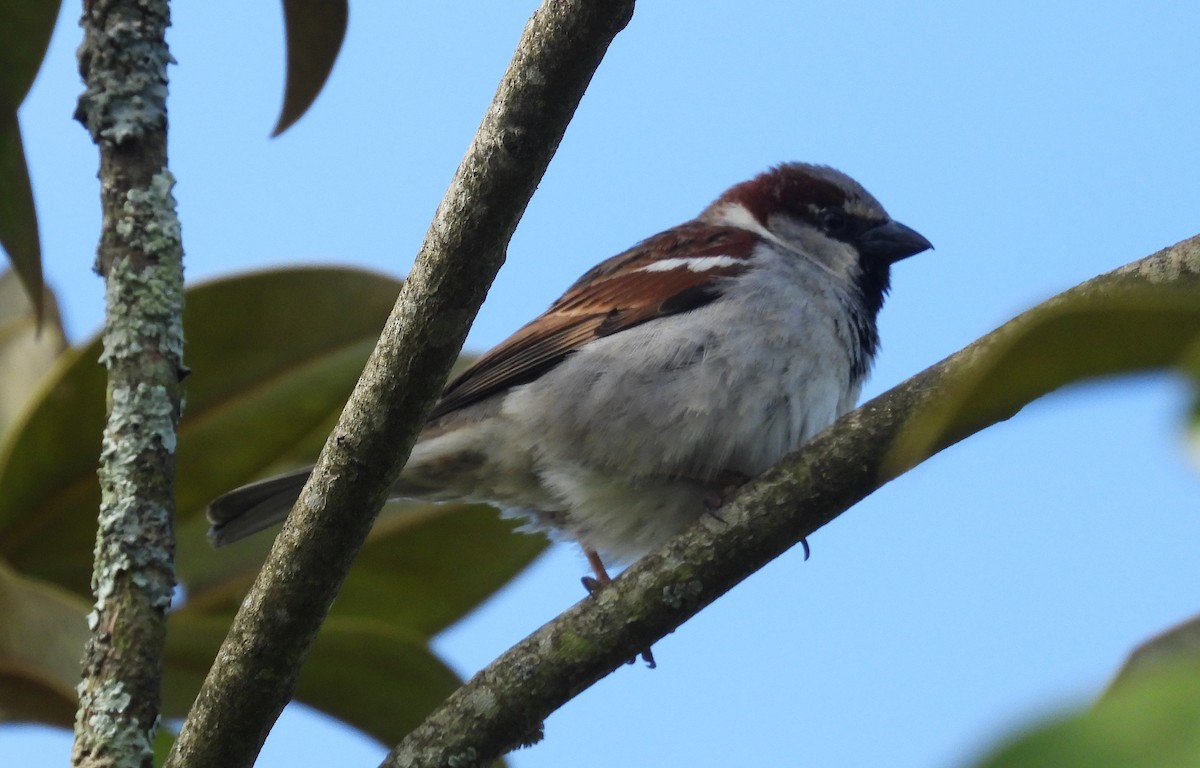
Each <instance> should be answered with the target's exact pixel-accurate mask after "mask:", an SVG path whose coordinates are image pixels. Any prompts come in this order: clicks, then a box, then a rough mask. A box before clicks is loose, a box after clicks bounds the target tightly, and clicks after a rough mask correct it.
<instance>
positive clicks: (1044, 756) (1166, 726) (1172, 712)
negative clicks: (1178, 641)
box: [977, 657, 1200, 768]
mask: <svg viewBox="0 0 1200 768" xmlns="http://www.w3.org/2000/svg"><path fill="white" fill-rule="evenodd" d="M1198 723H1200V660H1197V659H1196V658H1194V657H1193V658H1187V657H1184V658H1177V659H1175V660H1174V662H1173V663H1170V664H1163V665H1161V666H1157V667H1156V668H1155V669H1153V670H1149V671H1147V672H1146V673H1145V674H1140V675H1137V676H1136V677H1134V678H1132V679H1129V680H1128V681H1126V682H1125V683H1123V684H1122V685H1121V686H1119V687H1118V688H1116V689H1114V692H1113V693H1112V694H1111V695H1109V696H1106V697H1105V698H1104V699H1102V700H1101V701H1100V703H1099V704H1097V705H1096V707H1095V708H1093V709H1091V710H1090V711H1088V712H1085V713H1083V714H1080V715H1076V716H1074V717H1069V718H1064V719H1061V720H1059V721H1058V722H1055V723H1052V724H1049V725H1044V726H1041V727H1039V728H1037V729H1035V730H1034V731H1032V732H1031V733H1029V734H1027V735H1025V736H1022V737H1020V738H1018V739H1016V740H1014V741H1013V742H1011V743H1010V744H1008V745H1006V746H1004V747H1003V748H1001V749H1000V750H999V751H998V752H997V753H996V754H994V755H993V756H991V757H989V758H987V759H986V760H983V761H982V762H980V763H979V764H978V766H977V768H1195V766H1197V765H1200V728H1198V727H1197V724H1198Z"/></svg>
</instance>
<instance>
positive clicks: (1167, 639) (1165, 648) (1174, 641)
mask: <svg viewBox="0 0 1200 768" xmlns="http://www.w3.org/2000/svg"><path fill="white" fill-rule="evenodd" d="M1180 658H1191V659H1192V660H1193V661H1195V662H1196V663H1197V665H1200V616H1197V617H1195V618H1193V619H1191V620H1190V621H1185V622H1184V623H1182V624H1180V625H1178V626H1176V627H1172V628H1171V629H1168V630H1167V631H1166V632H1163V633H1161V634H1158V635H1155V636H1154V637H1152V638H1150V639H1149V640H1147V641H1146V642H1144V643H1142V644H1141V645H1139V646H1138V647H1137V648H1134V649H1133V652H1132V653H1130V654H1129V659H1128V660H1126V662H1125V664H1124V665H1123V666H1122V667H1121V671H1120V672H1118V673H1117V676H1116V679H1114V680H1113V682H1112V685H1111V686H1109V690H1108V692H1107V693H1105V696H1106V697H1112V696H1117V695H1120V691H1121V689H1122V688H1123V687H1124V686H1126V685H1129V684H1130V681H1131V680H1135V679H1137V678H1139V677H1141V676H1142V675H1145V674H1147V673H1148V672H1152V671H1154V670H1155V669H1157V668H1159V667H1162V666H1165V665H1168V664H1172V663H1175V662H1176V661H1177V660H1178V659H1180Z"/></svg>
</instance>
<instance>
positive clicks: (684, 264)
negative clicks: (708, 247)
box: [636, 256, 743, 272]
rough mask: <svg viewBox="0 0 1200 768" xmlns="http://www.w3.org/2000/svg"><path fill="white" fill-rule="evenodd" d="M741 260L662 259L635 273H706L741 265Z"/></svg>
mask: <svg viewBox="0 0 1200 768" xmlns="http://www.w3.org/2000/svg"><path fill="white" fill-rule="evenodd" d="M742 261H743V260H742V259H739V258H735V257H733V256H700V257H693V258H690V259H663V260H662V261H655V262H653V263H651V264H647V265H646V266H644V267H638V268H637V270H636V271H637V272H669V271H671V270H672V269H687V270H690V271H692V272H707V271H708V270H710V269H723V268H725V267H732V266H736V265H738V264H741V263H742Z"/></svg>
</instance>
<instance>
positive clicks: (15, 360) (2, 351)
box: [0, 272, 67, 435]
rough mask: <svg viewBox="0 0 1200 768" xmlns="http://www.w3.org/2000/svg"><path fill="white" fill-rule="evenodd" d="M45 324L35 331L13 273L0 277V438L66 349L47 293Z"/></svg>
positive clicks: (33, 319)
mask: <svg viewBox="0 0 1200 768" xmlns="http://www.w3.org/2000/svg"><path fill="white" fill-rule="evenodd" d="M45 294H46V296H45V301H46V304H47V306H48V307H49V320H50V322H48V323H43V324H42V327H41V328H40V329H39V328H38V322H37V317H36V315H35V310H34V307H33V305H32V304H30V302H29V298H28V297H27V296H26V294H25V290H24V289H23V288H22V287H21V285H20V283H19V282H18V280H17V277H16V275H14V274H13V273H12V272H4V273H3V274H0V435H3V434H4V430H5V429H7V428H8V425H9V424H11V423H12V422H13V421H14V420H15V419H16V418H17V416H18V414H20V413H21V412H22V411H23V410H24V409H25V408H26V407H28V405H29V404H30V402H31V400H32V398H33V396H34V393H35V392H36V391H37V388H38V385H39V384H40V383H41V382H42V379H43V378H44V377H45V375H46V374H47V373H48V372H49V371H50V368H51V366H53V364H54V361H55V360H56V359H58V356H59V355H60V354H62V352H63V350H65V349H66V347H67V340H66V336H65V335H64V334H63V329H62V321H61V320H60V319H59V315H58V305H57V304H56V303H55V301H54V296H52V295H51V294H50V291H49V289H47V290H46V291H45Z"/></svg>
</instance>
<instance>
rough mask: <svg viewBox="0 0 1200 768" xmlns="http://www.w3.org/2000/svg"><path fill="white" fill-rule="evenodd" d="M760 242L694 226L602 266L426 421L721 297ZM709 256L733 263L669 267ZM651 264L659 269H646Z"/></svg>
mask: <svg viewBox="0 0 1200 768" xmlns="http://www.w3.org/2000/svg"><path fill="white" fill-rule="evenodd" d="M757 239H758V238H757V236H756V235H754V234H753V233H751V232H748V231H746V230H742V229H735V228H732V227H715V226H713V225H711V224H705V223H703V222H698V221H693V222H688V223H687V224H683V225H681V226H678V227H675V228H674V229H669V230H667V231H666V232H663V233H661V234H658V235H655V236H654V237H652V238H650V239H648V240H645V241H643V242H641V243H639V244H638V245H636V246H634V247H633V248H631V249H630V250H628V251H625V252H624V253H621V254H618V255H616V256H613V257H612V258H610V259H608V260H606V261H604V262H602V263H601V264H599V265H598V266H596V267H594V268H593V269H591V270H590V271H588V272H587V273H586V274H585V275H584V276H583V277H581V278H580V279H579V280H578V281H577V282H576V283H575V284H574V285H572V286H571V287H570V288H569V289H568V290H567V292H566V293H565V294H563V296H562V297H561V298H559V299H558V301H556V302H554V303H553V304H552V305H551V306H550V308H549V309H548V310H546V312H545V313H544V314H542V315H541V316H540V317H538V318H537V319H535V320H533V321H532V322H530V323H529V324H528V325H526V326H525V327H523V328H521V329H520V330H519V331H517V332H516V333H514V334H513V335H512V336H510V337H508V339H506V340H505V341H503V342H501V343H500V344H499V346H496V347H494V348H493V349H492V350H491V351H489V352H487V353H485V354H484V355H483V356H482V357H480V358H479V359H478V360H476V361H475V363H474V364H473V365H472V366H471V367H469V368H467V369H466V370H465V371H463V372H462V373H461V374H459V375H458V377H457V378H455V379H454V380H453V381H451V382H450V383H449V384H447V385H446V389H445V391H443V392H442V399H441V400H440V401H439V402H438V404H437V406H436V407H434V409H433V413H432V414H431V415H430V417H429V418H430V419H436V418H438V417H439V416H444V415H445V414H447V413H450V412H451V411H454V410H457V409H459V408H462V407H464V406H466V405H470V404H471V403H475V402H478V401H480V400H482V399H484V398H486V397H490V396H491V395H493V394H496V393H497V392H500V391H503V390H506V389H510V388H512V387H515V386H518V385H520V384H525V383H527V382H529V381H532V380H533V379H535V378H537V377H538V376H540V375H541V374H542V373H544V372H546V371H548V370H550V369H551V368H553V367H554V366H556V365H558V364H559V363H560V362H562V361H563V359H564V358H565V357H566V356H567V355H569V354H570V353H571V352H573V351H575V350H576V349H578V348H579V347H581V346H583V345H584V344H586V343H588V342H589V341H591V340H593V339H597V338H600V337H602V336H608V335H611V334H614V333H617V332H619V331H623V330H625V329H627V328H632V327H633V326H635V325H640V324H641V323H645V322H648V321H650V320H654V319H656V318H660V317H665V316H667V315H673V314H677V313H680V312H687V311H689V310H692V309H695V308H697V307H700V306H703V305H704V304H707V303H708V302H710V301H712V300H713V299H715V298H717V296H719V295H720V294H721V290H722V283H723V281H722V280H720V278H726V277H732V276H733V275H736V274H739V273H740V272H743V271H744V270H746V269H748V266H747V261H746V260H747V259H748V258H749V256H750V254H751V251H752V250H753V248H754V245H755V243H756V242H757ZM706 256H711V257H728V258H727V259H714V260H713V261H712V262H710V263H708V264H706V265H704V267H705V268H703V269H692V268H689V267H688V266H687V264H686V263H684V262H683V261H681V262H680V264H679V265H677V266H671V262H670V260H671V259H676V258H678V259H681V260H682V259H684V258H701V257H706ZM650 265H658V266H659V268H657V269H651V270H647V269H646V267H648V266H650Z"/></svg>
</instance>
